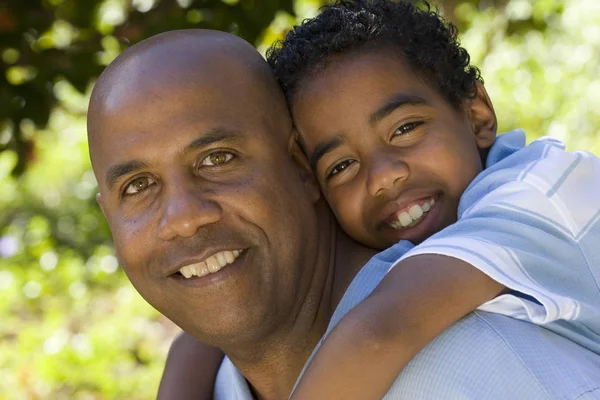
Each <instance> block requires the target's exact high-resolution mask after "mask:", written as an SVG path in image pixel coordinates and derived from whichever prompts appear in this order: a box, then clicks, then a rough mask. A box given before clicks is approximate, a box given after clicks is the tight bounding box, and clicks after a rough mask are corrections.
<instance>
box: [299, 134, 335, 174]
mask: <svg viewBox="0 0 600 400" xmlns="http://www.w3.org/2000/svg"><path fill="white" fill-rule="evenodd" d="M343 142H344V139H343V138H342V137H341V136H340V135H335V136H334V137H333V138H332V139H331V140H328V141H326V142H321V143H319V144H318V145H317V147H315V151H313V153H312V155H311V156H310V159H309V160H308V163H309V165H310V167H311V168H312V169H313V170H314V169H316V168H317V163H318V162H319V160H320V159H321V158H322V157H323V156H324V155H325V154H327V153H329V152H330V151H332V150H334V149H335V148H336V147H339V146H340V145H341V144H342V143H343Z"/></svg>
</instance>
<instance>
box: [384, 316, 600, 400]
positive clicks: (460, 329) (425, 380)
mask: <svg viewBox="0 0 600 400" xmlns="http://www.w3.org/2000/svg"><path fill="white" fill-rule="evenodd" d="M599 362H600V357H598V355H596V354H594V353H592V352H590V351H588V350H586V349H584V348H583V347H581V346H579V345H577V344H575V343H574V342H571V341H570V340H568V339H566V338H564V337H562V336H559V335H557V334H554V333H552V332H550V331H547V330H545V329H543V328H540V327H539V326H536V325H533V324H530V323H527V322H523V321H518V320H515V319H511V318H508V317H505V316H502V315H498V314H491V313H486V312H479V311H476V312H473V313H470V314H469V315H467V316H466V317H465V318H463V319H462V320H460V321H458V322H457V323H456V324H454V325H452V326H451V327H450V328H449V329H447V330H446V331H445V332H443V333H442V334H441V335H440V336H439V337H438V338H437V339H435V340H434V341H433V342H432V343H430V344H429V345H428V346H426V347H425V348H424V349H423V350H422V351H421V352H420V353H419V354H418V355H417V356H416V357H415V358H414V359H413V360H412V361H411V362H410V363H409V364H408V366H407V367H406V368H405V369H404V371H403V372H402V373H401V374H400V375H399V376H398V378H397V380H396V382H395V383H394V385H393V387H392V388H391V390H390V391H389V392H388V395H387V396H386V399H404V398H407V399H408V398H419V399H455V398H485V399H506V398H519V399H525V398H527V399H550V398H565V399H575V398H578V396H580V395H582V394H584V393H585V392H587V391H592V390H600V383H599V382H600V364H599Z"/></svg>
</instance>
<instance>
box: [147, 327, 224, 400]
mask: <svg viewBox="0 0 600 400" xmlns="http://www.w3.org/2000/svg"><path fill="white" fill-rule="evenodd" d="M222 360H223V353H222V352H221V350H219V349H217V348H215V347H211V346H209V345H206V344H204V343H201V342H199V341H198V340H196V339H194V338H193V337H192V336H190V335H188V334H187V333H185V332H182V333H181V334H179V336H177V337H176V338H175V340H174V341H173V344H172V345H171V348H170V349H169V355H168V356H167V362H166V365H165V370H164V372H163V376H162V379H161V381H160V387H159V388H158V396H157V400H171V399H177V400H210V399H212V398H213V389H214V385H215V379H216V377H217V372H218V370H219V366H220V365H221V361H222Z"/></svg>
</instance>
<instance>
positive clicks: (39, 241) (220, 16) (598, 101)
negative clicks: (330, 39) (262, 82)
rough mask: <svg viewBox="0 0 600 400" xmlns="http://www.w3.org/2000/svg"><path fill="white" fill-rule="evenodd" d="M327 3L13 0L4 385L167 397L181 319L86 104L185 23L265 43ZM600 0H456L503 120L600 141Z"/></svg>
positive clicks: (44, 392)
mask: <svg viewBox="0 0 600 400" xmlns="http://www.w3.org/2000/svg"><path fill="white" fill-rule="evenodd" d="M319 4H321V1H320V0H312V1H310V0H298V1H296V2H295V9H294V11H295V15H298V17H295V16H294V13H293V12H292V8H291V0H290V1H281V2H277V1H262V0H261V1H260V6H258V0H255V1H254V2H252V1H244V0H239V1H233V0H228V1H220V0H214V1H211V0H206V1H184V0H179V1H177V2H175V1H166V0H161V1H152V0H147V1H144V0H135V1H131V2H125V1H124V0H105V1H95V0H90V1H86V2H84V1H74V0H45V1H41V0H38V1H27V2H18V1H9V2H4V3H0V43H1V45H0V46H1V50H0V52H1V53H2V54H1V55H2V61H1V62H0V121H3V122H2V123H4V125H3V127H0V150H4V151H0V321H1V322H0V399H11V400H12V399H118V398H121V399H150V398H154V396H155V393H156V389H157V385H158V381H159V379H160V374H161V371H162V367H163V363H164V358H165V355H166V350H167V348H168V345H169V342H170V340H171V339H172V337H173V335H174V334H175V333H176V332H177V329H176V328H175V327H174V326H173V325H172V324H171V323H170V322H169V321H167V320H166V319H165V318H164V317H161V316H160V315H159V314H158V313H157V312H156V311H154V310H153V309H152V308H151V307H150V306H148V305H147V304H146V303H145V302H144V301H143V299H141V298H140V296H139V295H138V294H137V293H136V292H135V290H134V289H133V288H132V287H131V285H130V284H129V282H128V281H127V279H126V277H125V276H124V275H123V273H122V271H121V270H120V269H119V268H118V263H117V260H116V258H115V257H114V249H113V247H112V243H111V240H110V232H109V230H108V228H107V226H106V223H105V222H104V218H103V216H102V215H101V213H100V211H99V209H98V207H97V206H96V204H95V199H94V197H95V193H96V190H97V187H96V182H95V179H94V176H93V174H92V172H91V171H90V164H89V159H88V155H87V143H86V132H85V111H86V108H87V102H88V95H89V90H90V87H91V84H92V82H93V80H94V77H95V76H97V74H98V73H99V72H100V70H101V69H102V67H103V66H104V65H106V64H107V63H108V62H110V60H112V59H113V58H114V57H115V56H116V55H117V54H118V53H119V51H121V50H122V49H123V47H124V46H126V45H127V43H128V42H129V43H133V42H136V41H138V40H141V39H142V38H144V37H147V36H148V35H151V34H154V33H156V32H160V31H163V30H167V29H172V28H179V27H213V28H219V29H225V30H235V31H237V32H238V33H240V34H242V35H244V37H246V38H248V39H250V40H251V41H252V42H254V43H256V44H257V46H258V48H259V49H260V50H261V51H263V52H264V50H265V49H266V47H267V46H268V44H270V43H271V42H273V41H274V40H276V39H278V38H280V37H281V36H282V34H283V33H284V32H285V31H286V30H287V29H289V27H290V25H291V24H293V23H295V22H296V21H298V19H301V18H303V17H305V16H308V15H314V13H315V10H316V8H317V7H318V5H319ZM489 4H493V5H494V6H486V5H489ZM598 4H600V3H598ZM598 4H597V2H595V1H591V0H590V1H589V2H588V1H581V2H572V1H567V0H539V1H533V0H511V1H508V0H506V1H505V0H497V1H483V0H464V1H460V0H452V1H449V0H447V1H444V2H443V6H444V9H445V10H446V11H447V15H448V16H449V17H450V18H452V19H453V20H454V21H456V22H457V23H458V25H459V26H460V27H461V30H462V31H463V34H462V41H463V44H464V46H465V47H466V48H467V49H468V50H469V52H470V53H471V55H472V56H473V57H472V58H473V61H474V63H475V64H476V65H478V66H480V67H481V70H482V73H483V76H484V78H485V80H486V87H487V88H488V91H489V92H490V96H491V97H492V100H493V101H494V104H495V106H496V111H497V113H498V115H499V119H500V125H501V128H502V129H510V128H513V127H517V126H520V127H523V128H525V129H526V131H527V132H528V134H530V135H531V136H530V138H531V139H533V138H535V137H538V136H541V135H546V134H552V135H554V136H558V137H560V138H562V139H563V140H566V141H567V142H568V144H569V146H570V147H571V148H572V149H588V150H593V151H595V152H597V153H600V147H599V146H600V141H599V140H598V134H597V131H596V127H597V126H599V124H600V111H598V110H600V84H599V83H598V82H597V80H596V79H595V78H596V76H598V75H599V73H600V57H599V54H598V52H599V51H600V50H599V49H600V45H599V44H600V6H599V5H598ZM582 5H583V6H582ZM454 6H456V7H454ZM148 7H150V9H148ZM147 9H148V10H147ZM278 9H279V10H281V11H276V10H278ZM297 18H298V19H297ZM14 67H19V68H21V69H19V68H17V69H13V68H14ZM25 165H28V166H29V167H28V168H27V169H26V170H25V169H24V166H25ZM14 171H16V172H19V174H14V173H13V172H14ZM23 171H24V172H23ZM17 175H18V176H17Z"/></svg>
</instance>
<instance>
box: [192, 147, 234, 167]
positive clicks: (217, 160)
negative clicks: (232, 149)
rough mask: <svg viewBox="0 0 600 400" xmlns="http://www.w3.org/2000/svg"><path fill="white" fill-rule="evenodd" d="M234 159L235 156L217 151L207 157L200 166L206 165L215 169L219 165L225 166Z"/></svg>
mask: <svg viewBox="0 0 600 400" xmlns="http://www.w3.org/2000/svg"><path fill="white" fill-rule="evenodd" d="M232 158H233V154H231V153H228V152H226V151H215V152H214V153H210V154H209V155H207V156H206V157H205V158H204V159H203V160H202V162H201V163H200V165H204V166H207V167H213V166H217V165H222V164H225V163H226V162H228V161H230V160H231V159H232Z"/></svg>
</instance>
